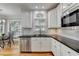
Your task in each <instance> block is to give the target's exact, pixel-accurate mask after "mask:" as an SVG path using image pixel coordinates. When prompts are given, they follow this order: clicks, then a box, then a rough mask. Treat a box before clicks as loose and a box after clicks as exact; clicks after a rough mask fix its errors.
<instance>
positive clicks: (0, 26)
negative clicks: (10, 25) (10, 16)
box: [0, 20, 5, 35]
mask: <svg viewBox="0 0 79 59" xmlns="http://www.w3.org/2000/svg"><path fill="white" fill-rule="evenodd" d="M4 29H5V20H0V35H1V34H2V33H4Z"/></svg>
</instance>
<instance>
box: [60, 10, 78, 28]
mask: <svg viewBox="0 0 79 59" xmlns="http://www.w3.org/2000/svg"><path fill="white" fill-rule="evenodd" d="M61 23H62V24H61V26H62V27H69V26H79V9H77V10H75V11H73V12H72V13H70V14H68V15H66V16H63V17H62V19H61Z"/></svg>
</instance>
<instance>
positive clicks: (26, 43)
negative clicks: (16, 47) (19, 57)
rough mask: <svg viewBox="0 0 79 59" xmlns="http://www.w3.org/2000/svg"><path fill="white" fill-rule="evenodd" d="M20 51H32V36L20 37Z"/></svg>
mask: <svg viewBox="0 0 79 59" xmlns="http://www.w3.org/2000/svg"><path fill="white" fill-rule="evenodd" d="M20 52H31V38H30V37H22V38H20Z"/></svg>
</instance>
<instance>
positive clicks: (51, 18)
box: [48, 9, 57, 28]
mask: <svg viewBox="0 0 79 59" xmlns="http://www.w3.org/2000/svg"><path fill="white" fill-rule="evenodd" d="M56 22H57V21H56V9H53V10H51V11H49V12H48V28H53V27H56Z"/></svg>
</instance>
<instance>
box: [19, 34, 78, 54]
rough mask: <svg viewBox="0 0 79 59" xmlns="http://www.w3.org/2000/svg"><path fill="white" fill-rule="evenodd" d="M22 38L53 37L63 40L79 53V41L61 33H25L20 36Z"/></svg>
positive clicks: (62, 41)
mask: <svg viewBox="0 0 79 59" xmlns="http://www.w3.org/2000/svg"><path fill="white" fill-rule="evenodd" d="M19 37H20V38H27V37H52V38H54V39H55V40H57V41H59V42H61V43H62V44H64V45H66V46H68V47H69V48H71V49H73V50H75V51H76V52H78V53H79V41H78V40H73V39H71V38H68V37H65V36H62V35H59V34H53V35H25V36H19Z"/></svg>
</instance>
